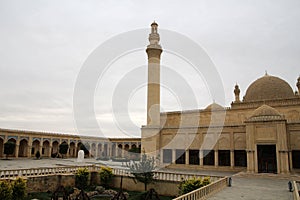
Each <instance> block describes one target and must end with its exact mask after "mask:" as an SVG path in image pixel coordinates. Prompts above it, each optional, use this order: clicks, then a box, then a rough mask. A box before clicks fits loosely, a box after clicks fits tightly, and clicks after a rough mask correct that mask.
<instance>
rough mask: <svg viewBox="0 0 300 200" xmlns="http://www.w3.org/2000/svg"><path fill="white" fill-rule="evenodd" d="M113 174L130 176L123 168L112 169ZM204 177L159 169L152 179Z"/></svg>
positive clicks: (211, 178)
mask: <svg viewBox="0 0 300 200" xmlns="http://www.w3.org/2000/svg"><path fill="white" fill-rule="evenodd" d="M113 174H114V175H119V176H131V175H130V172H129V170H125V169H113ZM204 177H207V175H200V174H199V175H198V174H190V173H177V172H160V171H156V172H154V179H156V180H164V181H174V182H180V181H182V180H186V179H191V178H204ZM209 177H210V180H211V181H212V182H214V181H216V180H219V179H221V178H223V176H209Z"/></svg>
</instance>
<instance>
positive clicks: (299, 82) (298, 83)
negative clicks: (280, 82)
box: [296, 75, 300, 95]
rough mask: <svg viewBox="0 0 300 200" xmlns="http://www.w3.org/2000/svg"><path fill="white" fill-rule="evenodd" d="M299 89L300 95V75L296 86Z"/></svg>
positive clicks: (299, 93)
mask: <svg viewBox="0 0 300 200" xmlns="http://www.w3.org/2000/svg"><path fill="white" fill-rule="evenodd" d="M296 86H297V88H298V95H300V75H299V77H298V79H297V84H296Z"/></svg>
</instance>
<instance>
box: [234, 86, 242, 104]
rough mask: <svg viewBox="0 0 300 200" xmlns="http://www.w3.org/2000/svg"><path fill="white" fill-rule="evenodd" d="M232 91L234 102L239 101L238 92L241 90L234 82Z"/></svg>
mask: <svg viewBox="0 0 300 200" xmlns="http://www.w3.org/2000/svg"><path fill="white" fill-rule="evenodd" d="M233 92H234V95H235V103H236V102H241V101H240V92H241V90H240V88H239V86H238V84H235V86H234V91H233Z"/></svg>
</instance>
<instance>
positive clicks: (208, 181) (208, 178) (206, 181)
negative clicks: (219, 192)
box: [202, 177, 211, 186]
mask: <svg viewBox="0 0 300 200" xmlns="http://www.w3.org/2000/svg"><path fill="white" fill-rule="evenodd" d="M210 183H211V181H210V177H204V178H203V181H202V185H203V186H206V185H208V184H210Z"/></svg>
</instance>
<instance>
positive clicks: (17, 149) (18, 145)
mask: <svg viewBox="0 0 300 200" xmlns="http://www.w3.org/2000/svg"><path fill="white" fill-rule="evenodd" d="M19 147H20V144H19V142H18V141H17V144H16V149H15V158H18V157H19Z"/></svg>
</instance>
